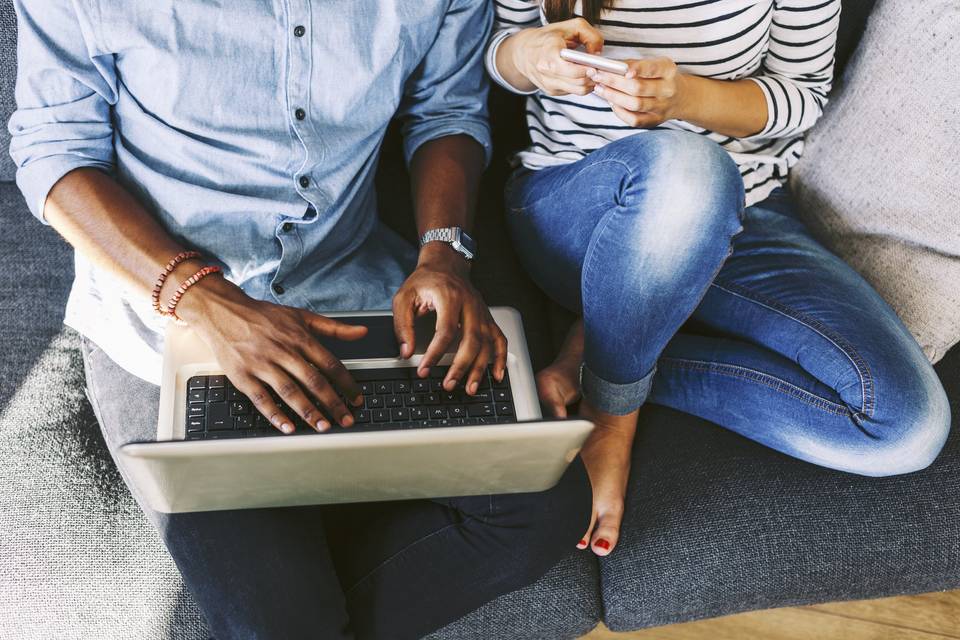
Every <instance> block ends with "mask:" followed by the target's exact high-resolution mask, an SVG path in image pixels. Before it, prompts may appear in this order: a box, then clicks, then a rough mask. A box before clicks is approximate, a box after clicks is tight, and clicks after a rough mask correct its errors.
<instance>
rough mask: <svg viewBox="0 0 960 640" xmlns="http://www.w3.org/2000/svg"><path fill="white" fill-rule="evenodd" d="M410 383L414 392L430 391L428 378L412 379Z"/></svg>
mask: <svg viewBox="0 0 960 640" xmlns="http://www.w3.org/2000/svg"><path fill="white" fill-rule="evenodd" d="M411 384H412V388H413V392H414V393H427V392H429V391H430V381H429V380H414V381H413V382H412V383H411Z"/></svg>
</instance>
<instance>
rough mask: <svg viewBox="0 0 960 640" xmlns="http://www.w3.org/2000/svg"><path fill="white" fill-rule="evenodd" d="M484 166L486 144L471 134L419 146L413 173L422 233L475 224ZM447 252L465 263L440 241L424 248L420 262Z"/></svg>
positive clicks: (417, 211)
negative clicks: (482, 143) (483, 145)
mask: <svg viewBox="0 0 960 640" xmlns="http://www.w3.org/2000/svg"><path fill="white" fill-rule="evenodd" d="M483 166H484V152H483V147H481V146H480V144H479V143H477V142H476V141H475V140H474V139H473V138H471V137H470V136H466V135H455V136H445V137H443V138H437V139H436V140H431V141H430V142H427V143H425V144H424V145H423V146H421V147H420V148H419V149H417V152H416V153H415V154H414V156H413V158H412V160H411V163H410V174H411V184H412V191H413V205H414V212H415V216H416V223H417V232H418V234H419V235H422V234H423V233H425V232H426V231H428V230H430V229H438V228H441V227H461V228H463V229H467V230H469V229H470V228H471V227H472V225H473V213H474V208H475V204H476V199H477V189H478V186H479V184H480V176H481V174H482V173H483ZM446 254H450V256H448V257H457V258H458V259H459V260H460V261H462V262H464V264H466V261H464V260H462V258H459V256H456V254H455V252H453V251H452V250H451V249H450V247H449V246H447V245H445V244H443V243H439V242H433V243H430V244H428V245H427V246H426V247H424V251H422V252H421V261H422V260H423V259H424V258H425V257H428V256H433V255H446Z"/></svg>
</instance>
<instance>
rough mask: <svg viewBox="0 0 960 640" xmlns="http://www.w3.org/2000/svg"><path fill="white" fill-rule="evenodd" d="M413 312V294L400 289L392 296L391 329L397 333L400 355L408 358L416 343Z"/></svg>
mask: <svg viewBox="0 0 960 640" xmlns="http://www.w3.org/2000/svg"><path fill="white" fill-rule="evenodd" d="M414 319H415V314H414V311H413V296H411V295H408V294H407V293H406V292H405V291H400V292H399V293H397V295H396V296H394V298H393V331H394V333H395V334H396V335H397V343H398V344H399V345H400V357H401V358H409V357H410V356H412V355H413V351H414V348H415V347H416V344H417V336H416V330H415V329H414Z"/></svg>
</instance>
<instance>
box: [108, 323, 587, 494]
mask: <svg viewBox="0 0 960 640" xmlns="http://www.w3.org/2000/svg"><path fill="white" fill-rule="evenodd" d="M491 312H492V313H493V317H494V319H495V320H496V322H497V324H498V325H499V326H500V328H501V330H502V331H503V333H504V335H506V337H507V340H508V342H509V347H508V349H509V354H508V357H507V376H506V377H505V380H504V382H502V383H498V382H497V381H495V380H494V379H493V378H492V377H491V376H490V375H489V374H488V375H487V378H486V381H485V383H484V385H482V386H481V389H480V390H479V391H478V393H477V394H476V395H475V396H473V397H469V396H466V395H465V394H463V392H462V391H460V390H458V391H455V392H453V393H447V392H445V391H444V390H443V389H442V387H441V386H440V381H441V380H442V379H443V375H444V373H445V371H446V365H448V364H449V363H450V361H451V360H452V355H453V354H452V353H448V354H447V355H446V356H444V358H443V359H442V360H441V361H440V363H439V365H438V366H436V367H433V370H432V371H431V376H430V377H429V378H425V379H420V378H419V377H417V376H416V374H415V371H416V367H417V365H418V364H419V362H420V359H421V358H422V354H423V351H424V346H425V345H426V344H428V343H429V341H430V338H431V337H432V326H430V325H431V324H432V316H428V317H427V318H426V322H424V321H421V322H419V323H418V326H417V342H418V347H417V349H416V353H415V355H414V356H413V357H411V358H410V359H408V360H403V359H400V358H398V357H397V354H398V353H399V348H398V346H397V344H396V340H395V338H394V331H393V318H392V316H391V315H390V314H389V312H361V313H349V314H330V315H331V316H337V317H339V318H341V319H342V320H344V321H346V322H350V323H361V324H365V325H366V326H368V327H369V333H368V335H367V336H366V337H365V338H364V339H363V340H360V341H357V342H350V343H348V342H339V341H333V340H331V341H328V342H327V344H326V346H327V347H328V348H329V349H331V350H332V351H333V352H334V353H335V354H336V355H337V356H338V357H340V359H341V360H342V361H343V362H344V364H345V365H346V367H347V368H348V369H350V370H351V373H352V375H353V376H354V378H355V379H356V380H357V382H358V383H359V384H360V385H361V386H362V387H363V392H364V400H365V401H364V407H363V408H362V409H357V410H356V412H355V414H354V415H355V417H356V421H357V424H356V426H354V427H351V428H349V429H344V428H341V427H338V426H334V427H333V428H332V429H331V430H330V431H328V432H327V433H317V432H315V431H313V430H312V429H310V428H309V427H307V425H305V424H300V425H298V427H297V432H296V434H294V435H289V436H285V435H283V434H281V433H280V432H278V431H276V430H275V429H274V428H273V427H272V426H270V425H269V424H268V423H267V422H266V421H265V420H264V419H263V418H262V417H260V416H259V415H258V414H257V412H256V411H255V410H253V409H252V407H251V406H250V402H249V400H247V398H246V397H244V396H243V395H242V394H240V392H239V391H237V390H236V389H235V388H233V386H232V385H231V384H230V381H229V380H228V379H226V377H225V376H224V375H223V372H222V370H221V369H220V368H219V367H218V366H217V363H216V361H215V359H214V358H213V355H212V354H211V353H210V351H209V349H207V347H206V345H205V344H204V343H203V342H202V341H201V340H200V339H199V337H198V336H196V335H195V334H194V333H192V332H191V331H190V329H189V328H186V327H180V326H176V325H174V324H172V323H171V325H170V327H169V329H168V330H167V334H166V344H165V350H164V357H163V378H162V382H161V385H160V415H159V420H158V424H157V441H156V442H145V443H130V444H127V445H124V446H122V447H121V448H120V451H119V453H120V455H121V456H122V457H123V458H124V459H125V462H126V465H125V466H126V468H127V469H128V470H129V473H130V476H131V477H130V479H131V481H132V482H133V483H134V485H135V486H136V488H137V490H138V491H139V493H140V494H141V496H142V498H143V499H144V500H145V501H146V502H147V504H149V505H150V507H152V508H153V509H156V510H158V511H162V512H166V513H170V512H183V511H207V510H219V509H241V508H256V507H276V506H295V505H309V504H329V503H336V502H364V501H379V500H398V499H411V498H435V497H444V496H465V495H483V494H496V493H514V492H527V491H542V490H545V489H548V488H550V487H552V486H553V485H554V484H556V482H557V481H558V480H559V479H560V476H561V475H562V474H563V472H564V470H565V469H566V468H567V465H569V464H570V462H571V461H572V460H573V459H574V457H576V455H577V453H578V452H579V450H580V447H581V445H582V444H583V442H584V440H585V439H586V437H587V436H588V435H589V433H590V431H591V430H592V428H593V425H592V424H591V423H589V422H586V421H583V420H559V421H558V420H541V414H540V408H539V404H538V402H537V392H536V386H535V383H534V377H533V371H532V368H531V365H530V358H529V354H528V352H527V345H526V341H525V338H524V335H523V325H522V323H521V320H520V314H519V313H518V312H517V311H516V310H515V309H510V308H506V307H494V308H492V309H491ZM291 417H293V416H291Z"/></svg>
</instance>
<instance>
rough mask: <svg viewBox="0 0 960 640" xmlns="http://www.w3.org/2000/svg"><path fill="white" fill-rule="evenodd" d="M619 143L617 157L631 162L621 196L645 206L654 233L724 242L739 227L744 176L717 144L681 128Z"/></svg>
mask: <svg viewBox="0 0 960 640" xmlns="http://www.w3.org/2000/svg"><path fill="white" fill-rule="evenodd" d="M618 143H622V144H621V146H620V148H619V149H617V151H616V154H617V157H618V159H619V160H620V161H622V162H623V163H624V164H625V165H626V166H627V167H629V171H628V173H629V178H628V179H627V181H626V183H625V184H624V188H623V192H622V198H623V200H624V202H625V203H628V204H636V205H638V208H639V209H642V210H643V211H644V217H647V218H649V219H650V222H652V223H653V224H654V225H656V229H657V230H658V231H659V233H658V235H660V234H663V235H668V236H672V237H691V234H693V235H695V236H699V237H700V239H701V242H709V241H716V242H717V243H718V244H721V245H723V246H724V247H726V246H727V244H728V243H729V240H730V238H732V237H733V236H734V235H736V234H737V233H738V232H739V230H740V218H741V215H742V212H743V200H744V195H743V179H742V178H741V176H740V171H739V169H738V168H737V166H736V163H734V161H733V160H732V159H731V158H730V155H729V154H728V153H727V152H726V151H724V150H723V148H722V147H720V145H718V144H717V143H715V142H713V141H712V140H710V139H708V138H706V137H704V136H700V135H697V134H695V133H689V132H684V131H651V132H647V133H642V134H637V135H633V136H630V137H628V138H624V139H622V140H620V141H618ZM645 226H647V227H648V230H649V223H648V224H647V225H645Z"/></svg>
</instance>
